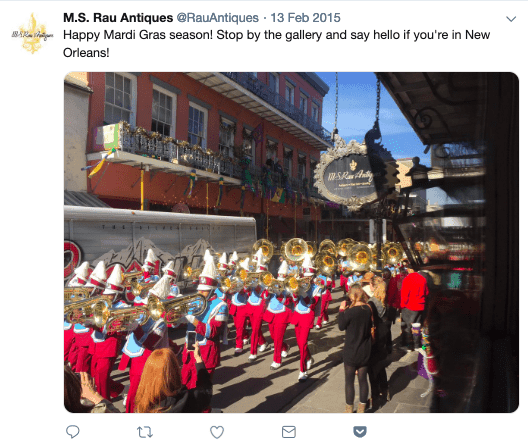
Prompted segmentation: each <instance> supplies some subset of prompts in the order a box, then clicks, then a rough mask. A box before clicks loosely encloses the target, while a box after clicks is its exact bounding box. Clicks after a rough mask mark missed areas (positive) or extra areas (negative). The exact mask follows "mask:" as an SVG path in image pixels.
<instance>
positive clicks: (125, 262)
mask: <svg viewBox="0 0 528 448" xmlns="http://www.w3.org/2000/svg"><path fill="white" fill-rule="evenodd" d="M149 249H152V250H153V251H154V254H155V255H156V256H157V257H158V259H159V260H158V261H157V262H156V267H155V268H154V274H155V275H159V276H161V275H163V272H162V268H163V266H165V265H167V263H169V261H171V260H172V261H174V269H175V272H176V273H177V274H178V284H180V286H182V287H183V286H185V285H184V283H185V282H184V281H183V268H184V266H186V265H187V264H190V265H191V266H192V267H193V268H194V269H196V268H198V267H199V266H200V265H201V263H202V260H203V255H204V253H205V251H206V249H209V251H210V252H211V253H212V254H213V253H214V249H213V247H212V246H211V244H210V243H209V242H208V241H206V240H204V239H199V240H198V241H197V242H196V243H195V244H192V245H188V246H186V247H185V248H184V249H183V250H182V251H181V253H180V254H171V253H169V252H167V251H164V250H162V249H160V248H158V247H157V246H156V245H155V244H154V243H153V242H152V241H151V240H149V239H148V238H140V239H138V240H137V241H136V242H135V244H130V245H129V246H127V247H126V248H125V249H123V250H120V251H118V252H115V251H114V250H110V251H108V252H106V253H104V254H102V255H100V256H99V257H97V258H95V259H93V260H87V259H83V251H82V248H81V247H80V245H79V244H77V243H76V242H74V241H64V284H65V285H66V284H67V283H68V281H69V280H70V279H71V278H72V277H73V275H74V270H75V268H77V266H79V265H80V264H81V263H82V262H84V261H88V262H89V263H90V269H89V272H90V274H91V272H92V270H93V269H94V268H95V266H96V265H97V263H99V262H100V261H104V262H105V265H106V274H107V275H108V277H109V276H110V274H111V273H112V270H113V269H114V267H115V266H117V265H120V266H121V267H122V268H123V271H125V272H132V271H139V270H141V266H142V265H143V261H144V260H145V258H146V256H147V252H148V250H149ZM130 298H132V299H133V297H131V296H130V294H129V299H130Z"/></svg>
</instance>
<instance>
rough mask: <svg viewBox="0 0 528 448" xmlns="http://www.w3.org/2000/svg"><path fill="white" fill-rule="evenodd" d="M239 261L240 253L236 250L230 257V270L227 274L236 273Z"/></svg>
mask: <svg viewBox="0 0 528 448" xmlns="http://www.w3.org/2000/svg"><path fill="white" fill-rule="evenodd" d="M237 263H238V254H237V252H236V250H235V251H234V252H233V253H232V254H231V256H230V257H229V263H227V264H228V266H229V272H228V274H227V275H228V276H232V275H233V274H234V273H235V271H236V266H237Z"/></svg>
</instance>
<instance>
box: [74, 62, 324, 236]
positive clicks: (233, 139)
mask: <svg viewBox="0 0 528 448" xmlns="http://www.w3.org/2000/svg"><path fill="white" fill-rule="evenodd" d="M70 75H72V76H74V77H75V79H77V80H81V81H84V83H85V85H86V86H87V87H88V88H89V89H91V91H93V93H92V94H91V95H90V98H89V115H88V123H87V125H88V135H87V139H86V150H85V154H82V155H81V156H82V157H83V158H84V159H85V161H86V165H96V164H97V163H99V162H100V161H101V159H102V158H103V157H104V155H105V154H107V152H108V150H109V149H111V148H113V149H115V150H116V151H115V152H114V153H112V154H110V156H108V158H107V159H106V160H107V163H105V166H104V167H103V168H102V169H101V170H100V171H99V172H97V174H95V175H94V176H93V177H92V178H88V177H87V171H80V170H77V168H75V172H72V173H68V174H69V175H70V177H72V176H73V177H76V178H77V181H76V182H75V185H77V186H78V185H83V184H85V185H86V190H85V191H86V193H88V194H90V195H95V196H97V197H98V198H99V199H101V200H102V201H104V202H105V203H106V204H108V205H110V206H111V207H116V208H129V209H140V208H141V197H142V196H141V194H142V193H141V188H142V187H143V206H144V209H145V210H156V211H171V210H173V208H174V207H175V206H176V205H178V204H180V205H181V204H185V205H186V206H187V207H188V208H189V209H190V212H191V213H210V214H212V213H214V214H219V215H239V214H242V215H244V216H253V217H255V218H256V220H257V223H258V235H259V237H266V236H267V235H268V236H269V238H270V239H273V240H275V241H276V242H278V241H279V240H280V239H287V238H291V237H293V236H294V235H295V236H302V237H305V238H307V239H320V238H318V236H320V234H321V231H322V230H324V227H323V229H317V224H316V222H319V221H320V219H321V215H322V211H323V209H324V208H325V202H324V201H323V200H322V198H321V197H320V196H318V194H317V192H316V190H315V189H314V188H313V187H312V179H313V171H314V169H315V165H316V164H317V162H318V161H319V155H320V152H321V151H324V150H327V149H328V148H330V147H331V146H332V143H331V140H330V134H329V132H328V131H327V130H325V129H324V128H323V127H322V126H321V116H322V107H323V100H324V97H325V95H326V94H327V92H328V86H327V85H326V84H325V83H324V82H323V81H322V80H321V79H320V78H319V77H318V76H317V75H316V74H315V73H304V72H303V73H290V72H288V73H278V72H273V73H268V72H263V73H234V72H227V73H218V72H197V73H165V72H164V73H130V72H126V73H78V72H77V73H74V74H70ZM119 122H126V123H127V125H123V124H121V125H119V124H118V123H119ZM65 123H66V125H65V126H66V131H67V128H68V116H66V117H65ZM153 133H156V134H153ZM78 146H79V145H77V146H75V148H77V149H76V151H79V149H78ZM65 150H66V151H69V150H70V149H65ZM65 169H66V170H67V169H68V167H65ZM141 173H143V175H142V174H141ZM191 173H194V175H195V176H196V182H195V184H194V187H193V191H192V195H191V197H187V196H188V194H185V195H184V193H185V192H186V189H188V187H189V179H190V176H191ZM141 178H143V180H142V181H141ZM221 185H223V186H221ZM220 188H222V200H221V203H220V205H219V206H218V207H216V203H217V200H218V197H219V191H220ZM270 198H273V199H270ZM316 229H317V235H316Z"/></svg>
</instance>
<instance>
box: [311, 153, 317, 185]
mask: <svg viewBox="0 0 528 448" xmlns="http://www.w3.org/2000/svg"><path fill="white" fill-rule="evenodd" d="M316 166H317V161H316V160H313V159H310V182H311V183H312V184H313V182H314V181H315V167H316Z"/></svg>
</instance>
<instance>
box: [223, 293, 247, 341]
mask: <svg viewBox="0 0 528 448" xmlns="http://www.w3.org/2000/svg"><path fill="white" fill-rule="evenodd" d="M247 299H248V291H247V290H246V289H243V290H241V291H240V292H239V293H237V294H233V296H232V297H231V300H230V302H231V303H230V304H229V305H228V306H229V314H230V315H231V316H233V320H234V322H235V329H236V348H239V349H241V348H242V347H243V345H244V343H243V340H244V339H248V332H247V330H246V321H247V320H248V319H249V311H250V310H249V309H248V305H247Z"/></svg>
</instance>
